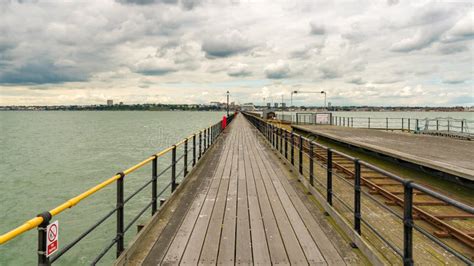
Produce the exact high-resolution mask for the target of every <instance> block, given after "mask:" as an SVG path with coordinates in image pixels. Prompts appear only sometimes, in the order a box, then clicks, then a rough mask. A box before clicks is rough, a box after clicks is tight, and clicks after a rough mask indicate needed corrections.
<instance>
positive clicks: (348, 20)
mask: <svg viewBox="0 0 474 266" xmlns="http://www.w3.org/2000/svg"><path fill="white" fill-rule="evenodd" d="M473 5H474V4H473V2H471V1H469V0H466V1H465V0H450V1H426V0H388V1H383V0H370V1H369V0H354V1H352V0H344V1H334V0H328V1H326V0H305V1H299V0H288V1H281V0H247V1H239V0H95V1H87V0H78V1H59V0H57V1H56V0H48V1H42V0H36V1H34V0H21V1H20V0H18V1H13V0H0V105H60V104H67V105H69V104H105V102H106V100H107V99H113V100H114V101H115V102H120V101H123V102H124V103H188V104H191V103H200V104H205V103H209V102H211V101H221V102H224V101H225V98H226V91H230V97H231V101H235V102H236V103H246V102H252V103H255V104H262V103H263V102H281V101H282V98H283V101H284V102H286V103H287V104H288V105H289V104H290V98H291V97H290V95H291V91H294V90H299V91H300V93H297V94H294V95H293V104H294V105H309V106H321V105H323V104H324V96H323V94H320V93H305V92H320V91H325V92H326V95H327V100H328V102H331V104H332V105H373V106H395V105H396V106H459V105H461V106H472V105H474V86H473V84H474V82H473V76H474V75H473V72H474V71H473V70H474V58H473V57H474V53H473V51H474V47H473V43H474V42H473V40H474V29H473V27H474V26H473V25H474V22H473V19H474V6H473Z"/></svg>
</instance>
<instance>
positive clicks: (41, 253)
mask: <svg viewBox="0 0 474 266" xmlns="http://www.w3.org/2000/svg"><path fill="white" fill-rule="evenodd" d="M233 117H234V114H231V115H229V116H227V118H226V119H227V124H230V123H231V121H232V119H233ZM223 129H224V127H223V126H222V123H221V121H219V122H217V123H215V124H213V125H211V126H209V127H207V128H205V129H202V130H200V131H199V132H197V133H195V134H193V135H191V136H189V137H187V138H185V139H183V140H181V141H179V142H178V143H176V144H175V145H172V146H170V147H168V148H166V149H164V150H162V151H160V152H158V153H156V154H153V155H151V156H150V157H148V158H146V159H145V160H143V161H142V162H140V163H138V164H136V165H134V166H132V167H130V168H128V169H126V170H124V171H123V172H119V173H117V174H116V175H114V176H112V177H111V178H109V179H107V180H105V181H103V182H101V183H100V184H98V185H96V186H94V187H92V188H90V189H88V190H87V191H85V192H83V193H81V194H79V195H78V196H76V197H73V198H71V199H69V200H68V201H66V202H64V203H63V204H61V205H59V206H57V207H55V208H54V209H51V210H50V211H46V212H43V213H40V214H38V216H37V217H35V218H32V219H30V220H28V221H26V222H25V223H24V224H22V225H20V226H18V227H16V228H14V229H13V230H11V231H9V232H7V233H5V234H3V235H0V245H2V244H5V243H7V242H9V241H10V240H12V239H14V238H15V237H17V236H19V235H21V234H23V233H25V232H27V231H29V230H31V229H34V228H38V265H50V264H51V263H53V262H55V261H56V260H58V259H59V258H60V257H62V256H63V255H64V254H65V253H67V252H68V251H69V250H70V249H71V248H73V247H74V246H75V245H76V244H77V243H79V242H80V241H81V240H82V239H84V238H85V237H86V236H87V235H89V234H90V233H91V232H93V231H94V230H95V229H96V228H97V227H99V226H100V225H101V224H103V223H104V222H105V221H106V220H108V219H109V218H110V217H112V216H113V214H116V221H117V228H116V234H115V236H114V238H113V239H112V240H111V242H110V243H109V244H108V245H107V246H106V247H105V248H104V249H103V250H102V251H101V252H100V253H99V254H98V256H97V257H95V258H94V260H93V261H92V264H93V265H94V264H96V263H97V262H99V261H100V259H101V258H102V257H103V256H104V255H105V254H107V252H108V251H109V250H110V249H111V248H112V247H113V246H114V245H115V246H116V257H119V256H120V254H122V252H123V251H124V234H125V233H126V232H127V231H128V230H129V229H130V228H131V227H132V225H133V224H134V223H135V222H136V221H137V220H138V219H139V218H140V217H141V216H142V215H143V214H144V213H145V212H146V211H147V210H148V209H149V208H150V207H151V215H154V214H155V213H157V211H158V202H157V201H158V197H160V196H161V195H162V194H163V193H164V192H165V191H166V190H167V189H168V188H170V187H171V194H172V193H173V192H174V191H175V190H176V188H177V187H178V185H179V183H178V182H177V176H180V175H181V174H183V178H184V177H186V176H187V175H188V174H189V171H188V167H191V168H193V167H195V166H196V162H197V161H199V160H200V159H201V157H202V156H201V150H204V151H207V150H208V149H209V148H210V147H211V146H212V145H213V144H214V143H215V141H216V139H217V137H218V136H219V135H220V134H221V133H222V131H223ZM202 134H204V136H205V137H204V139H202V138H201V136H202ZM198 135H199V140H198V141H197V136H198ZM188 143H192V146H193V147H192V149H189V148H188ZM180 146H183V151H182V155H180V157H178V158H177V157H176V152H177V149H178V148H179V147H180ZM198 147H199V156H198V155H197V153H196V150H197V149H198ZM169 152H171V154H172V156H171V163H170V164H169V165H168V166H166V167H165V168H164V170H162V171H161V172H160V173H158V166H157V165H158V159H159V158H160V157H162V156H163V155H165V154H167V153H169ZM189 152H191V157H192V164H191V165H189V164H188V155H189V154H188V153H189ZM181 159H184V160H183V163H182V169H181V170H179V171H178V172H177V169H176V168H177V166H178V162H180V161H181ZM150 163H151V165H152V169H151V179H149V180H147V182H145V183H144V184H143V185H142V186H140V187H139V188H138V189H137V190H136V191H134V192H132V193H131V194H130V196H128V197H127V198H126V199H124V185H125V182H124V181H125V177H126V176H127V175H129V174H131V173H133V172H134V171H136V170H138V169H140V168H142V167H143V166H145V165H148V164H150ZM166 172H170V177H171V180H170V182H169V183H168V184H167V185H166V186H165V187H164V188H162V190H161V191H160V192H158V187H157V186H158V185H157V179H158V178H159V177H162V176H163V175H164V174H165V173H166ZM113 183H116V185H117V189H116V191H117V193H116V203H117V205H116V207H115V208H114V209H112V210H111V211H109V212H108V213H107V214H106V215H104V216H103V217H102V218H101V219H99V220H98V221H97V222H96V223H95V224H93V225H92V226H91V227H89V228H88V229H87V230H85V231H84V232H83V233H82V234H80V235H79V236H78V237H77V238H75V239H74V240H73V241H71V242H70V243H68V244H66V245H65V246H64V247H63V248H62V249H60V250H58V251H57V252H56V254H54V255H53V256H51V257H47V256H46V237H47V236H46V227H47V226H48V225H49V222H50V221H51V219H52V217H54V216H57V215H59V214H60V213H62V212H64V211H65V210H67V209H69V208H72V207H74V206H75V205H77V204H78V203H80V202H81V201H82V200H84V199H86V198H88V197H89V196H91V195H93V194H95V193H97V192H99V191H100V190H102V189H103V188H105V187H107V186H109V185H111V184H113ZM150 184H151V186H152V193H151V194H152V195H151V200H150V202H149V203H147V204H146V205H145V206H144V208H143V209H142V210H140V212H139V213H138V214H137V215H136V216H135V217H133V218H132V220H131V222H130V223H128V224H127V225H125V223H124V209H125V204H126V203H127V202H128V201H129V200H131V199H132V198H133V197H135V196H136V195H137V194H139V193H140V192H142V191H143V190H144V189H145V188H146V187H148V186H149V185H150Z"/></svg>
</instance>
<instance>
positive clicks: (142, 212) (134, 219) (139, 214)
mask: <svg viewBox="0 0 474 266" xmlns="http://www.w3.org/2000/svg"><path fill="white" fill-rule="evenodd" d="M152 204H153V201H150V202H149V203H148V204H147V205H145V208H143V209H142V210H141V211H140V212H139V213H138V214H137V215H136V216H135V217H134V218H133V219H132V221H131V222H130V223H129V224H128V225H127V226H125V229H124V230H123V232H124V233H125V232H127V231H128V229H130V227H131V226H132V225H133V224H134V223H135V222H136V221H137V220H138V218H140V216H142V215H143V214H144V213H145V212H146V210H148V208H150V207H151V205H152Z"/></svg>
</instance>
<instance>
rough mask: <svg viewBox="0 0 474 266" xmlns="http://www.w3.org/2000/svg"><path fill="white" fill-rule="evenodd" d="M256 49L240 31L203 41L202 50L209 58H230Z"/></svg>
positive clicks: (229, 32)
mask: <svg viewBox="0 0 474 266" xmlns="http://www.w3.org/2000/svg"><path fill="white" fill-rule="evenodd" d="M253 47H254V45H253V44H251V42H250V41H249V40H248V39H247V38H246V37H245V36H243V35H242V33H241V32H240V31H237V30H232V31H228V32H226V33H224V34H221V35H217V36H210V37H208V38H206V39H205V40H204V41H203V44H202V50H203V51H204V52H205V53H206V56H207V57H208V58H217V57H229V56H233V55H236V54H239V53H243V52H246V51H249V50H250V49H252V48H253Z"/></svg>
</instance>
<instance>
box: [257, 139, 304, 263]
mask: <svg viewBox="0 0 474 266" xmlns="http://www.w3.org/2000/svg"><path fill="white" fill-rule="evenodd" d="M251 147H252V152H254V154H255V157H256V160H257V165H258V168H259V169H260V173H261V175H262V182H263V187H262V189H266V191H267V194H268V198H269V200H270V204H271V208H272V209H273V215H274V217H275V220H276V222H277V224H278V228H279V229H280V234H281V237H282V239H283V243H284V245H285V249H286V252H287V255H288V258H289V260H290V263H291V264H304V263H307V260H306V256H305V255H304V252H303V250H302V249H301V246H300V243H299V241H298V238H297V237H296V235H295V232H294V231H293V227H292V225H291V223H290V221H289V219H288V216H287V214H286V213H285V211H284V209H283V206H282V204H281V202H280V199H279V198H278V196H277V194H276V192H275V189H274V187H273V185H272V183H271V180H270V176H269V174H268V172H267V169H266V168H265V166H264V165H263V162H262V158H261V157H260V156H259V154H256V151H255V147H254V146H253V145H251Z"/></svg>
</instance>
